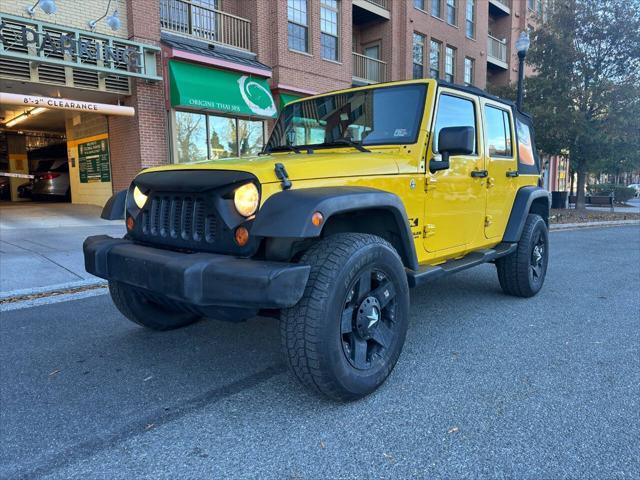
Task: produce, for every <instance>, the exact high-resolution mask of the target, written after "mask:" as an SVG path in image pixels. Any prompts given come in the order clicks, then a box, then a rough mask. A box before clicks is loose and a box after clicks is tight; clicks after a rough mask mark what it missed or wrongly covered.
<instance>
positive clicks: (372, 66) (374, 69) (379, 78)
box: [352, 52, 387, 83]
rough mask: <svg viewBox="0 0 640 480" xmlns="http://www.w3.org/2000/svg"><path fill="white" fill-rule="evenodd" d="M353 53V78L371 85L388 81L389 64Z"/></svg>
mask: <svg viewBox="0 0 640 480" xmlns="http://www.w3.org/2000/svg"><path fill="white" fill-rule="evenodd" d="M352 53H353V77H355V78H359V79H362V80H366V81H367V82H371V83H378V82H386V81H387V63H386V62H383V61H382V60H378V59H376V58H370V57H367V56H365V55H361V54H359V53H356V52H352Z"/></svg>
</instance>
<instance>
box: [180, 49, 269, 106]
mask: <svg viewBox="0 0 640 480" xmlns="http://www.w3.org/2000/svg"><path fill="white" fill-rule="evenodd" d="M169 74H170V77H171V105H172V106H174V107H188V108H195V109H204V110H213V111H217V112H222V113H231V114H234V115H247V116H251V117H262V118H274V117H275V116H276V114H277V110H276V105H275V102H274V101H273V97H272V96H271V90H270V89H269V84H268V83H267V81H266V80H265V79H264V78H261V77H253V76H248V75H242V74H239V73H237V72H232V71H228V70H218V69H214V68H208V67H203V66H200V65H195V64H191V63H185V62H176V61H170V62H169Z"/></svg>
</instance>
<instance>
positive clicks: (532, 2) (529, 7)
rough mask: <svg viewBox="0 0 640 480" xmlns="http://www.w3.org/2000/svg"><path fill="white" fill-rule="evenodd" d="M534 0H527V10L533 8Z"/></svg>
mask: <svg viewBox="0 0 640 480" xmlns="http://www.w3.org/2000/svg"><path fill="white" fill-rule="evenodd" d="M535 1H536V0H527V8H528V9H529V10H533V9H534V8H535Z"/></svg>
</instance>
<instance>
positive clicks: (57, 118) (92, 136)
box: [0, 92, 134, 205]
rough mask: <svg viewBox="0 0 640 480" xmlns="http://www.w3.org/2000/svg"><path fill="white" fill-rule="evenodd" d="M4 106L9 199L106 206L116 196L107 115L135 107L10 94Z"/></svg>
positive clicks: (0, 138) (2, 172)
mask: <svg viewBox="0 0 640 480" xmlns="http://www.w3.org/2000/svg"><path fill="white" fill-rule="evenodd" d="M85 96H86V94H85ZM0 104H1V105H2V106H1V107H0V117H2V118H3V123H4V127H3V129H2V132H0V176H1V177H2V185H3V188H2V195H3V198H4V199H5V200H11V201H14V202H17V201H29V200H37V201H65V202H72V203H83V204H94V205H104V203H105V202H106V201H107V199H108V198H109V197H110V196H111V194H112V192H113V188H112V183H111V179H112V166H111V161H110V151H109V145H110V140H112V139H110V138H109V128H108V119H107V116H108V115H133V113H134V109H133V108H131V107H120V106H117V105H114V104H105V103H101V102H97V101H91V100H78V99H77V98H74V99H73V100H70V99H60V98H55V97H45V96H41V95H25V94H18V93H8V92H0Z"/></svg>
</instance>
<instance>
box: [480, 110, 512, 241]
mask: <svg viewBox="0 0 640 480" xmlns="http://www.w3.org/2000/svg"><path fill="white" fill-rule="evenodd" d="M481 103H482V114H483V117H484V126H485V128H484V132H485V140H484V144H485V145H486V148H485V155H486V160H485V161H486V165H487V171H488V174H489V176H488V177H487V213H486V221H485V229H484V233H485V237H486V238H496V237H501V236H502V234H503V233H504V229H505V228H506V226H507V222H508V221H509V215H510V214H511V207H512V206H513V199H514V198H515V195H516V191H517V188H518V185H517V175H518V173H517V172H518V165H517V163H516V157H515V149H514V145H515V138H514V123H513V115H512V113H511V109H509V108H507V107H505V106H504V105H500V104H499V103H497V102H492V101H491V100H485V99H483V100H482V102H481Z"/></svg>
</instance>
